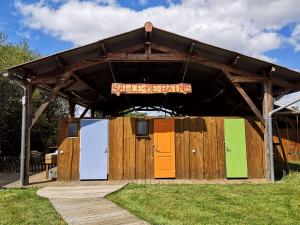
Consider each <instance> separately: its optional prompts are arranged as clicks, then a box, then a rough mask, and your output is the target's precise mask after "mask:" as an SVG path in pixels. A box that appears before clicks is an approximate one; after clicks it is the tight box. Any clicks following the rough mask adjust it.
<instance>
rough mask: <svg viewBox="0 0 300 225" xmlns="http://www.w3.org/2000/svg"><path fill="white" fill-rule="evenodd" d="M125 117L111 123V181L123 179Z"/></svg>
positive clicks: (115, 119)
mask: <svg viewBox="0 0 300 225" xmlns="http://www.w3.org/2000/svg"><path fill="white" fill-rule="evenodd" d="M123 137H124V136H123V117H118V118H114V119H112V120H110V121H109V179H110V180H121V179H123V144H124V142H123Z"/></svg>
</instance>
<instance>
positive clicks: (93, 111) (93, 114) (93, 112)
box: [91, 109, 95, 118]
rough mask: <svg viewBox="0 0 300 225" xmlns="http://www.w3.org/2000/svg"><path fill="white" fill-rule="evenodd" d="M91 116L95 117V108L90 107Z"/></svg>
mask: <svg viewBox="0 0 300 225" xmlns="http://www.w3.org/2000/svg"><path fill="white" fill-rule="evenodd" d="M91 117H92V118H94V117H95V109H91Z"/></svg>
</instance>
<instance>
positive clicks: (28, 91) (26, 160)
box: [24, 82, 32, 185]
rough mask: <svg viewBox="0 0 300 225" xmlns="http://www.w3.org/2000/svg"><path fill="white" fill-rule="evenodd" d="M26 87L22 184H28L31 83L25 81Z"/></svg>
mask: <svg viewBox="0 0 300 225" xmlns="http://www.w3.org/2000/svg"><path fill="white" fill-rule="evenodd" d="M25 89H26V101H25V104H26V117H27V119H26V121H27V123H26V127H25V155H24V156H25V157H24V161H25V163H24V185H28V184H29V169H30V139H31V127H30V124H31V118H32V85H31V83H29V82H26V83H25Z"/></svg>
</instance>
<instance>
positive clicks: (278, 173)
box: [275, 162, 300, 180]
mask: <svg viewBox="0 0 300 225" xmlns="http://www.w3.org/2000/svg"><path fill="white" fill-rule="evenodd" d="M288 165H289V169H290V171H287V169H286V168H285V166H284V164H283V163H276V164H275V178H276V180H281V179H282V178H283V177H284V176H285V175H287V174H288V173H289V172H300V162H290V163H288Z"/></svg>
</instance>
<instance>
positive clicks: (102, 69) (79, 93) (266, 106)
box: [8, 22, 300, 184]
mask: <svg viewBox="0 0 300 225" xmlns="http://www.w3.org/2000/svg"><path fill="white" fill-rule="evenodd" d="M8 73H9V74H10V75H11V76H13V77H14V79H19V80H21V81H22V82H23V84H24V86H25V88H26V101H25V104H26V119H27V120H26V121H27V122H26V124H25V125H26V126H25V127H26V128H25V134H26V139H25V149H26V151H25V152H26V154H25V157H24V160H25V171H24V177H25V178H24V179H25V180H24V183H25V184H26V183H28V173H29V160H30V130H31V129H32V127H33V126H34V125H35V123H36V122H37V121H38V119H39V117H40V116H41V115H42V113H43V112H44V111H45V109H46V108H47V106H48V105H49V103H50V102H51V101H53V100H54V99H55V98H56V97H57V96H61V97H64V98H66V99H67V100H68V101H69V106H70V110H69V111H70V118H69V119H66V120H64V121H78V119H72V118H74V107H75V104H80V105H82V106H84V107H86V110H84V112H83V113H82V115H81V118H82V117H84V115H85V114H86V112H87V111H88V109H90V110H91V111H92V117H93V115H94V112H96V111H98V112H101V115H102V118H114V117H120V118H123V117H122V116H123V115H124V114H126V113H128V112H131V111H135V110H142V111H146V110H161V111H165V112H167V113H169V114H170V115H172V116H173V117H174V118H175V117H176V118H177V120H178V121H179V122H176V121H175V124H179V125H175V126H176V127H175V129H182V132H181V133H182V135H184V131H185V129H184V127H185V126H191V127H192V126H193V125H185V123H184V122H182V121H183V120H184V119H183V117H186V116H190V119H189V120H192V117H196V118H198V119H197V121H200V120H201V118H202V117H206V116H209V117H210V118H212V117H214V118H217V117H218V118H220V117H223V118H224V117H231V118H232V117H243V118H250V117H253V118H252V119H250V120H249V121H250V122H249V124H253V123H256V124H258V125H257V126H255V129H256V130H257V127H258V128H259V130H260V131H257V133H261V136H260V137H261V139H260V141H257V143H258V146H260V145H262V146H263V147H261V151H260V153H259V154H263V155H261V156H260V157H261V158H260V160H263V161H264V162H263V163H261V164H259V165H258V166H259V167H261V171H260V172H259V173H261V175H260V176H259V177H266V178H267V179H269V180H270V179H271V175H272V174H271V172H272V170H271V167H272V165H273V164H272V163H271V162H270V160H272V158H270V157H269V154H273V153H272V151H270V143H269V142H268V131H269V127H268V126H267V118H268V114H269V113H270V112H271V111H272V110H273V99H274V98H278V97H280V96H283V95H285V94H287V93H289V92H292V91H298V90H299V89H300V74H299V73H298V72H296V71H293V70H290V69H287V68H284V67H282V66H279V65H274V64H272V63H269V62H265V61H262V60H259V59H255V58H252V57H249V56H246V55H242V54H240V53H237V52H233V51H229V50H225V49H222V48H218V47H215V46H211V45H208V44H205V43H201V42H199V41H197V40H192V39H190V38H186V37H182V36H179V35H177V34H173V33H170V32H167V31H164V30H161V29H158V28H155V27H153V26H152V24H151V23H150V22H147V23H146V24H145V26H144V27H142V28H139V29H136V30H133V31H130V32H127V33H124V34H121V35H117V36H114V37H110V38H107V39H104V40H100V41H96V42H94V43H92V44H88V45H85V46H82V47H78V48H74V49H71V50H68V51H64V52H60V53H57V54H54V55H51V56H47V57H44V58H41V59H38V60H34V61H31V62H28V63H25V64H21V65H17V66H15V67H12V68H9V69H8ZM112 83H125V84H127V83H131V84H136V83H144V84H174V83H188V84H191V85H192V93H190V94H176V93H169V94H159V93H158V94H151V95H147V94H121V95H120V96H117V95H114V94H112V92H111V87H112ZM35 88H41V89H44V90H47V91H49V96H48V98H47V99H46V100H45V101H44V102H43V103H42V104H41V106H40V107H39V108H38V110H37V111H36V112H32V93H33V91H34V90H35ZM254 116H255V117H254ZM182 119H183V120H182ZM206 119H207V118H204V121H205V120H206ZM111 120H112V121H113V119H111ZM120 120H122V122H121V123H122V125H120V124H119V125H116V124H118V122H116V121H120ZM207 120H210V119H209V118H208V119H207ZM180 121H181V122H180ZM215 121H216V124H219V122H218V121H217V119H216V120H215ZM251 121H252V122H251ZM125 123H130V120H128V119H125V118H124V119H118V118H116V119H115V120H114V121H113V122H111V124H110V125H109V127H110V128H111V129H114V127H116V126H117V127H118V126H119V127H120V126H121V127H122V126H124V127H125V125H124V124H125ZM197 123H198V122H197ZM221 123H223V122H221ZM151 124H152V123H151ZM151 124H150V130H151V129H152V128H151V126H153V124H152V125H151ZM180 124H181V125H180ZM187 124H193V123H190V122H188V123H187ZM178 126H181V128H178ZM197 126H198V127H200V125H197ZM246 126H248V125H247V124H246ZM124 129H125V128H124ZM124 129H123V131H124V132H125V130H124ZM195 129H196V128H194V129H193V128H189V129H188V130H189V132H190V134H189V135H190V136H189V137H190V139H189V140H190V141H189V143H192V137H193V135H196V136H195V137H198V136H197V135H198V134H196V133H193V131H195ZM197 129H198V128H197ZM197 129H196V131H198V130H197ZM208 129H210V128H208ZM223 129H224V127H223ZM249 129H252V128H249ZM123 131H122V132H123ZM115 132H119V131H115ZM199 132H200V131H199ZM123 135H126V133H122V134H120V136H122V137H123ZM216 135H219V134H216ZM249 135H250V134H249ZM255 135H257V134H254V136H255ZM175 136H176V137H175V139H176V143H177V140H178V137H177V134H176V135H175ZM221 136H222V134H221ZM250 136H251V135H250ZM250 136H249V137H250ZM109 137H110V138H111V134H110V136H109ZM223 138H224V137H223ZM125 139H126V138H123V139H122V140H125ZM129 139H130V138H129ZM126 140H128V138H127V139H126ZM214 140H215V139H214V138H212V140H211V142H214ZM221 140H223V139H221ZM247 140H248V139H247ZM254 140H255V138H252V139H251V138H250V139H249V141H248V142H249V143H250V142H251V141H252V142H255V141H254ZM73 141H74V140H73ZM139 141H140V140H139ZM139 141H136V142H134V143H135V144H134V145H135V146H137V144H136V143H138V144H140V142H139ZM121 142H122V147H120V149H121V150H120V151H121V152H122V160H121V161H122V165H123V167H122V168H121V171H120V169H118V166H116V165H113V163H112V162H110V164H109V170H110V171H111V170H114V172H112V174H114V175H111V176H110V178H112V177H114V178H112V179H125V178H126V176H125V175H124V174H126V173H127V174H130V171H129V170H130V169H128V168H129V167H128V168H127V167H125V164H126V162H124V158H126V153H125V152H126V151H127V150H126V149H125V148H126V146H127V145H126V143H125V142H124V141H121ZM146 142H147V140H144V143H146ZM221 142H222V141H221ZM113 143H115V142H114V141H112V144H111V145H114V144H113ZM152 144H153V143H152V142H151V143H150V144H149V146H150V147H149V148H151V146H152ZM208 144H209V143H208ZM210 144H211V143H210ZM111 145H110V149H109V151H112V152H113V150H111ZM179 145H180V144H179ZM182 145H183V146H184V144H182ZM190 145H191V144H190ZM220 145H222V143H221V144H220ZM249 145H251V143H250V144H249ZM252 145H254V144H253V143H252ZM145 146H147V145H145ZM183 148H184V147H183ZM193 148H194V147H193ZM145 149H147V147H145ZM254 149H260V148H256V147H254ZM135 151H137V150H135ZM145 151H147V150H145ZM222 151H224V150H222ZM219 152H220V151H219ZM255 152H256V151H255V150H253V154H256V153H255ZM78 154H79V153H78ZM113 154H116V155H118V154H119V153H118V152H117V153H111V154H110V156H109V157H118V156H113ZM135 154H136V155H135V156H134V157H137V155H138V154H139V153H137V152H136V153H135ZM143 154H144V155H143V157H150V158H151V157H152V156H151V155H149V156H147V154H148V153H147V152H146V153H143ZM151 154H152V153H151ZM178 154H181V153H176V158H178V160H179V158H180V157H181V156H178ZM182 154H184V153H182ZM220 154H224V153H220ZM188 157H189V156H187V157H185V156H183V158H181V160H182V162H181V164H180V163H179V162H177V161H176V167H180V165H181V166H182V165H183V164H184V160H185V159H186V160H188V159H187V158H188ZM190 157H191V156H190ZM222 157H223V158H224V156H222ZM251 157H255V156H251ZM212 158H214V155H213V154H212V155H211V156H210V159H212ZM115 160H117V159H116V158H114V161H115ZM190 160H191V161H190V162H189V165H188V167H193V168H194V167H195V168H197V165H198V164H195V165H193V162H192V159H190ZM121 161H120V162H121ZM116 162H117V161H116ZM140 162H141V161H140V160H138V163H140ZM77 164H78V160H77ZM116 164H117V163H116ZM177 164H178V165H177ZM179 164H180V165H179ZM217 164H218V165H217V167H218V168H219V167H224V161H222V162H220V163H217ZM118 165H119V162H118ZM134 165H135V166H133V167H134V169H133V170H134V171H135V172H136V171H137V169H136V167H138V166H139V165H138V164H134ZM248 165H249V164H248ZM60 166H62V165H59V166H58V167H60ZM147 166H149V165H147ZM147 166H146V168H148V167H147ZM151 166H152V167H153V165H152V164H151V165H150V167H151ZM256 166H257V165H256ZM75 167H76V163H75ZM142 167H143V166H142ZM182 167H185V166H184V165H183V166H182ZM76 168H77V169H75V170H78V165H77V167H76ZM195 168H194V169H192V171H197V169H195ZM146 170H147V169H145V168H144V169H143V171H144V172H143V173H144V174H146V173H147V171H146ZM126 171H127V172H126ZM145 171H146V172H145ZM176 171H177V170H176ZM178 171H179V170H178ZM182 171H185V170H184V168H183V169H182V170H181V172H180V173H181V175H180V177H182V178H187V177H189V178H195V177H199V176H198V175H184V173H185V172H182ZM218 171H221V170H220V169H219V170H218ZM135 172H134V173H135ZM198 172H199V171H198ZM136 173H137V174H139V171H138V172H136ZM151 173H152V172H151ZM187 173H188V172H187ZM221 173H224V172H221ZM189 174H194V172H189ZM68 176H69V178H68V179H71V178H70V175H68ZM76 177H77V178H76V179H78V175H76ZM139 177H142V178H146V177H150V178H153V176H152V175H149V176H146V175H141V176H140V175H136V174H135V175H132V176H129V178H132V179H137V178H139ZM200 177H201V176H200ZM213 177H214V176H213ZM218 177H219V178H220V177H224V175H217V177H214V178H218ZM127 178H128V177H127ZM202 178H203V176H202ZM204 178H205V176H204ZM207 178H209V177H207Z"/></svg>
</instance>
